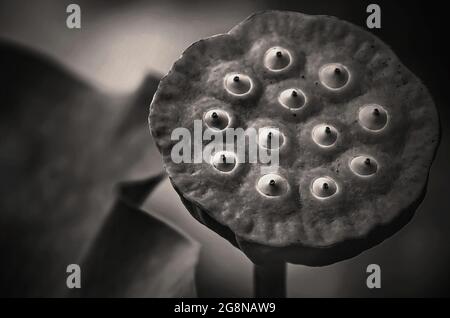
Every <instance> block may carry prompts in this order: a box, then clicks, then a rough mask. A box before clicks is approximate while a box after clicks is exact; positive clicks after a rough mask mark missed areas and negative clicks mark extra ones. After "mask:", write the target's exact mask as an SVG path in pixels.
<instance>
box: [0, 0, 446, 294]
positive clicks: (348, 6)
mask: <svg viewBox="0 0 450 318" xmlns="http://www.w3.org/2000/svg"><path fill="white" fill-rule="evenodd" d="M70 3H77V4H78V5H80V7H81V26H82V27H81V29H80V30H77V29H72V30H70V29H68V28H67V27H66V18H67V15H68V14H67V13H66V7H67V5H68V4H70ZM369 3H371V2H369V1H356V0H353V1H349V0H346V1H331V0H328V1H325V0H314V1H307V0H295V1H280V0H278V1H271V0H265V1H244V0H240V1H232V0H229V1H200V0H192V1H182V0H178V1H175V0H169V1H167V0H165V1H162V0H161V1H139V0H134V1H119V0H114V1H111V0H110V1H106V0H96V1H93V0H90V1H86V0H78V1H57V0H39V1H33V2H30V1H25V0H14V1H13V0H0V43H8V46H11V45H13V46H14V47H19V48H20V49H24V50H32V51H34V52H35V53H36V54H39V55H40V56H45V60H46V61H51V62H49V63H54V64H55V65H58V68H59V67H61V68H62V69H63V70H64V72H65V74H66V73H67V74H70V77H69V79H67V78H66V77H65V80H64V81H62V80H60V79H59V77H55V78H54V79H53V82H48V83H50V84H49V85H47V86H45V88H43V90H39V91H37V88H36V87H38V86H36V85H33V86H32V87H31V86H29V85H28V84H29V82H27V81H28V79H27V81H25V80H24V81H23V85H22V86H21V87H16V88H15V94H16V95H17V96H21V98H22V99H21V100H22V104H21V105H20V112H18V111H16V110H15V109H16V108H18V106H17V105H16V104H15V103H14V98H13V97H11V96H12V95H8V96H9V97H8V98H9V100H8V99H5V98H3V99H2V101H0V104H1V107H2V119H1V124H2V126H3V127H2V128H1V132H2V136H3V137H4V136H7V137H8V138H9V139H8V140H9V141H10V142H9V143H5V144H3V143H2V147H3V146H4V145H7V146H8V147H9V148H4V149H3V151H2V152H1V160H2V162H1V171H2V178H4V182H3V184H2V186H1V187H2V188H1V197H0V200H1V201H2V205H1V206H2V207H3V208H2V209H3V210H2V211H0V213H2V216H1V217H0V221H1V222H2V224H0V225H1V227H2V228H3V229H4V228H8V231H7V232H5V231H4V232H3V233H1V234H0V240H1V241H2V242H1V243H0V247H1V248H2V251H8V252H2V254H3V255H2V256H1V261H0V272H1V273H2V274H0V276H2V279H1V281H0V282H1V283H0V284H2V285H3V286H2V285H0V289H1V290H2V292H1V294H3V295H6V296H11V295H19V296H20V295H25V296H54V295H60V294H59V293H58V292H50V291H49V289H52V290H55V288H56V289H58V288H62V287H61V286H60V285H61V284H64V282H65V276H64V275H65V265H64V264H68V263H69V262H75V261H77V260H78V259H79V258H80V255H82V254H83V251H85V250H86V249H87V248H88V246H89V242H90V241H91V240H92V239H93V238H94V237H95V234H96V233H97V231H98V229H99V227H100V225H101V224H102V222H103V220H104V218H105V216H106V214H107V212H108V211H109V209H110V208H111V202H112V201H113V197H112V194H111V193H113V188H114V185H115V184H116V183H117V182H119V181H122V180H124V179H139V178H145V177H147V176H149V175H152V174H154V173H157V172H159V171H162V169H163V168H162V163H161V160H160V158H159V155H158V153H157V150H156V148H155V147H154V145H153V142H152V140H151V137H150V134H149V132H148V129H147V126H146V125H147V115H146V108H147V107H148V105H149V104H150V101H151V95H152V92H153V91H154V89H155V88H156V85H157V80H158V79H159V78H160V76H162V75H164V74H166V73H167V72H168V70H169V69H170V67H171V65H172V64H173V62H175V61H176V60H177V59H178V57H179V56H180V55H181V53H182V52H183V50H184V49H185V48H187V47H188V46H189V45H190V44H191V43H192V42H195V41H197V40H199V39H201V38H204V37H208V36H211V35H215V34H218V33H224V32H227V31H228V30H229V29H231V28H232V27H233V26H234V25H236V24H237V23H239V22H240V21H242V20H243V19H245V18H246V17H247V16H249V15H250V14H252V13H253V12H255V11H259V10H265V9H283V10H293V11H300V12H303V13H307V14H326V15H333V16H336V17H339V18H341V19H344V20H347V21H350V22H352V23H354V24H356V25H359V26H361V27H363V28H364V27H365V22H366V18H367V15H368V14H367V13H366V7H367V5H368V4H369ZM375 3H377V4H379V5H380V6H381V23H382V28H381V29H379V30H371V32H373V33H374V34H376V35H377V36H379V37H380V38H381V39H382V40H383V41H384V42H386V43H387V44H388V45H389V46H391V47H392V49H393V50H394V52H395V53H396V54H397V55H398V56H399V58H400V59H401V60H402V61H403V62H404V64H405V65H406V66H407V67H408V68H409V69H411V70H412V71H413V72H414V73H415V74H416V75H417V76H418V77H419V78H421V79H422V80H423V82H424V83H425V85H426V86H427V87H428V88H429V89H430V91H431V94H432V95H433V97H434V99H435V102H436V106H437V108H438V110H439V113H440V117H441V122H442V130H443V131H442V132H443V135H442V140H441V145H440V148H439V150H438V154H437V157H436V160H435V162H434V164H433V167H432V170H431V175H430V181H429V187H428V193H427V195H426V197H425V200H424V201H423V203H422V204H421V206H420V207H419V209H418V211H417V212H416V216H415V217H414V218H413V220H412V221H411V222H410V223H409V224H408V225H407V226H406V227H405V228H403V229H402V230H401V231H400V232H399V233H397V234H396V235H394V236H393V237H392V238H390V239H388V240H386V241H385V242H383V243H382V244H380V245H379V246H376V247H374V248H372V249H370V250H368V251H366V252H364V253H362V254H361V255H359V256H357V257H355V258H353V259H350V260H347V261H343V262H340V263H338V264H334V265H331V266H326V267H322V268H310V267H306V266H298V265H295V266H294V265H289V267H288V296H289V297H340V296H342V297H406V296H414V297H427V296H450V278H449V277H450V275H448V269H449V268H450V249H449V244H450V240H449V239H450V233H449V228H450V199H449V196H448V189H449V187H448V179H449V177H450V175H449V171H450V169H449V162H450V147H449V145H450V143H449V132H448V126H449V124H450V118H449V110H448V105H449V100H450V99H449V89H448V87H447V86H448V83H449V82H450V81H449V69H450V68H449V61H448V56H449V54H448V53H449V52H448V49H447V46H448V45H447V43H446V42H447V40H446V39H447V37H446V30H445V29H444V28H445V27H446V17H445V16H444V13H443V12H444V10H443V9H442V8H440V6H442V4H441V3H440V2H438V1H435V2H434V1H398V2H395V3H394V2H393V1H376V2H375ZM1 47H2V48H3V49H5V46H1ZM1 57H2V59H3V60H2V61H1V62H0V65H1V66H2V67H8V65H9V70H14V68H15V67H17V68H18V69H19V68H20V69H21V70H22V71H26V68H24V65H22V68H21V67H20V65H16V64H14V63H19V62H20V61H21V60H20V59H19V60H17V61H19V62H16V60H14V59H15V58H16V57H17V54H16V53H14V54H2V55H1ZM6 58H9V59H11V60H8V59H6ZM39 63H40V62H39ZM11 64H12V65H11ZM30 65H31V64H30ZM27 67H30V68H33V66H27ZM55 68H56V66H55ZM2 72H3V69H0V73H2ZM0 76H1V75H0ZM28 76H29V77H30V78H33V79H34V82H33V83H40V82H45V81H46V76H55V75H54V74H53V75H49V74H47V73H45V72H42V71H41V70H40V69H39V68H33V69H32V70H30V73H29V75H28ZM7 82H8V79H6V80H5V79H4V82H2V83H7ZM21 83H22V82H21ZM46 83H47V82H46ZM51 83H54V85H53V84H51ZM74 83H76V84H74ZM5 87H6V86H5V85H3V86H2V88H1V89H2V90H6V89H5ZM67 87H70V89H68V88H67ZM86 87H88V88H86ZM58 91H64V92H66V93H64V96H63V97H61V98H62V99H61V100H62V102H61V103H60V105H63V106H64V105H65V104H67V105H69V104H70V105H69V106H67V107H68V109H70V112H69V113H68V114H67V116H66V115H64V114H61V115H60V117H52V116H53V115H52V116H50V117H48V116H47V115H45V116H44V115H42V114H41V115H40V114H39V109H35V108H34V106H33V103H35V102H36V100H37V99H40V100H42V101H43V102H42V104H43V105H47V104H48V103H50V102H51V100H52V98H53V97H49V96H53V94H56V95H57V94H58V93H57V92H58ZM77 92H79V93H77ZM0 94H8V92H6V91H3V92H1V93H0ZM36 94H38V95H39V96H38V97H37V96H36ZM16 95H14V96H16ZM94 95H95V96H94ZM23 96H29V98H27V99H25V100H24V99H23ZM67 96H69V97H70V98H69V97H67ZM5 100H8V104H6V102H5ZM80 105H81V106H80ZM121 105H126V106H123V107H122V106H121ZM133 105H135V107H139V105H140V106H141V108H142V111H140V112H139V114H140V116H137V117H136V118H134V117H133V120H132V123H133V124H132V125H131V126H126V128H123V127H122V126H121V124H118V121H120V118H124V117H126V116H128V114H129V112H128V111H125V110H128V109H133ZM136 105H137V106H136ZM77 106H80V107H81V109H82V111H79V110H78V108H77ZM27 107H28V108H27ZM123 109H125V110H123ZM23 112H31V113H32V114H34V112H36V114H35V115H36V117H33V118H34V119H33V118H29V119H28V120H27V121H23V120H22V119H23V117H20V116H22V115H21V114H22V113H23ZM49 112H51V114H54V112H55V111H54V110H52V109H49ZM57 112H63V113H64V107H62V108H61V107H59V108H58V110H57ZM49 114H50V113H49ZM19 115H20V116H19ZM35 115H33V116H35ZM39 116H41V117H39ZM55 116H56V115H55ZM66 117H67V118H66ZM36 118H40V119H43V120H46V122H44V123H42V125H43V126H42V129H44V130H45V129H47V128H48V127H53V126H52V125H55V127H54V130H51V132H52V134H53V135H52V136H53V137H51V138H50V137H49V138H47V139H40V140H38V141H33V140H34V139H33V138H34V137H33V136H35V135H34V134H33V130H30V131H27V130H21V131H20V134H19V133H17V134H19V135H20V138H18V137H17V134H16V132H15V129H16V128H17V127H19V126H20V127H22V126H21V125H34V124H36ZM61 118H65V119H64V120H67V122H70V123H72V126H70V125H69V126H68V125H64V126H65V127H59V126H58V123H60V124H61V125H62V123H65V121H64V120H61ZM52 120H53V121H52ZM15 123H19V124H20V125H19V126H17V125H15ZM77 127H79V128H77ZM82 127H87V128H88V129H84V128H82ZM69 128H70V129H69ZM48 129H50V128H48ZM124 129H125V130H124ZM116 130H117V131H119V132H120V136H125V137H124V138H125V139H123V140H121V141H118V142H117V141H116V139H114V138H111V136H114V133H115V131H116ZM54 132H57V133H56V134H57V135H58V136H55V134H54ZM99 135H101V136H103V137H107V138H106V139H107V141H105V138H104V139H102V140H98V138H96V137H98V136H99ZM75 136H78V137H77V138H75ZM103 137H102V138H103ZM121 138H122V137H121ZM75 139H76V140H75ZM5 140H6V139H5ZM42 140H44V141H42ZM93 141H95V143H96V146H95V147H90V146H89V145H90V144H92V143H93ZM18 143H22V144H23V145H26V146H24V149H22V148H20V147H19V146H17V144H18ZM55 144H57V145H58V147H59V148H58V149H60V150H61V153H63V154H64V155H61V156H62V157H58V158H65V160H66V161H64V160H58V161H52V160H53V159H52V158H55V156H57V155H58V156H59V155H60V153H59V152H58V153H56V154H55V153H53V151H49V150H47V148H46V147H52V146H53V145H55ZM49 145H50V146H49ZM19 148H20V149H19ZM69 148H70V149H69ZM5 149H7V150H5ZM44 149H45V150H44ZM67 149H69V150H70V151H69V150H67ZM42 153H45V162H44V163H43V164H42V165H40V166H39V167H37V168H36V166H35V165H36V162H35V160H34V159H35V158H37V157H35V156H38V155H39V154H42ZM22 155H26V156H27V161H26V162H25V161H24V162H22V161H20V160H24V159H23V158H21V159H20V160H19V157H21V156H22ZM111 158H112V159H111ZM71 160H75V161H77V164H78V162H80V161H83V160H84V161H83V162H84V163H83V164H81V163H80V166H79V167H80V168H79V171H78V172H77V173H75V172H73V171H72V170H73V169H72V168H73V167H72V161H71ZM19 161H20V162H19ZM111 161H117V162H116V163H114V164H113V163H111ZM92 162H95V164H94V163H92ZM91 163H92V164H91ZM109 164H111V166H108V165H109ZM104 166H108V167H109V168H108V169H109V170H108V169H105V170H102V169H103V168H104ZM24 167H26V170H24ZM42 167H46V168H45V169H47V170H45V169H43V168H42ZM49 167H50V168H49ZM54 167H63V168H61V169H60V170H58V169H56V170H54ZM76 167H78V165H77V166H76ZM41 168H42V169H43V170H42V169H41ZM14 169H16V170H14ZM36 169H41V170H42V171H46V173H47V174H45V175H44V176H43V175H41V174H39V175H35V174H34V171H36ZM48 169H50V170H48ZM69 170H70V171H71V172H70V173H69V172H68V171H69ZM15 171H16V172H15ZM49 171H51V173H50V172H49ZM98 171H102V172H101V173H99V174H98V178H97V179H96V177H94V176H97V175H96V173H97V172H98ZM68 173H69V176H70V177H69V176H68ZM72 174H73V175H72ZM86 175H90V176H91V177H90V179H89V180H86ZM30 178H35V181H33V180H31V181H30V180H29V179H30ZM100 179H101V180H102V182H101V184H100V183H99V184H97V183H98V182H97V180H100ZM5 180H6V181H8V182H6V181H5ZM55 180H57V182H56V181H55ZM31 183H32V184H33V185H32V186H31V185H30V184H31ZM28 187H30V188H29V189H28ZM25 188H26V189H27V190H24V189H25ZM36 189H39V191H44V190H45V191H44V192H45V193H37V192H36V191H37V190H36ZM43 189H44V190H43ZM85 192H89V193H85ZM30 195H31V196H33V199H31V198H30ZM68 198H70V199H68ZM80 202H81V203H80ZM86 202H89V204H87V203H86ZM144 208H145V210H147V211H150V212H149V213H152V214H153V215H155V216H157V217H158V218H161V219H163V220H165V221H168V222H169V223H170V224H173V225H174V226H176V227H177V228H179V229H181V230H182V231H183V232H185V233H186V234H187V235H188V236H190V237H191V238H193V239H194V240H195V241H197V242H199V243H200V245H201V251H200V258H199V263H198V266H197V270H196V277H195V279H196V282H197V294H198V295H199V296H201V297H246V296H251V295H252V264H251V263H250V261H249V260H247V259H246V257H245V256H244V254H242V253H241V252H240V251H238V250H236V249H235V248H234V247H232V246H231V245H230V244H229V243H227V242H226V241H225V240H224V239H222V238H221V237H219V236H218V235H216V234H215V233H213V232H212V231H210V230H208V229H207V228H205V227H203V226H202V225H200V224H198V223H197V222H196V221H195V220H194V219H193V218H192V217H191V216H190V215H189V213H188V212H187V211H186V210H185V208H184V207H183V205H182V204H181V202H180V200H179V199H178V196H177V194H176V193H175V191H174V190H173V189H172V187H171V185H170V183H169V181H168V180H165V181H164V182H163V183H161V184H160V185H159V186H158V187H157V188H156V190H155V191H154V193H153V194H152V196H151V197H150V198H149V199H148V200H147V201H146V202H145V204H144ZM29 211H33V212H29ZM62 211H68V212H67V213H66V212H64V213H63V212H62ZM46 220H52V221H51V222H48V221H46ZM24 224H25V225H24ZM30 231H31V232H30ZM33 231H34V232H33ZM30 233H31V234H30ZM33 233H34V234H33ZM27 235H30V236H29V237H27V239H19V240H16V239H15V237H16V236H21V237H24V236H27ZM36 241H38V242H39V244H40V245H39V246H37V247H36V243H35V242H36ZM62 242H63V243H62ZM42 251H47V252H46V253H42ZM5 253H6V254H5ZM8 253H11V254H8ZM11 255H13V256H11ZM17 255H19V256H18V257H17V258H16V260H17V262H22V263H23V262H29V263H30V264H31V265H30V266H28V267H27V266H23V264H22V263H20V264H19V263H17V262H16V263H14V262H11V261H10V258H11V257H15V256H17ZM33 262H38V263H39V264H40V265H39V266H40V267H41V268H43V269H44V268H45V269H46V270H47V271H51V273H47V272H44V273H42V272H41V273H36V271H33V268H36V267H33V265H32V264H33ZM51 263H54V264H57V265H54V266H53V267H52V266H51V265H49V264H51ZM372 263H375V264H379V265H380V266H381V270H382V276H381V277H382V288H381V289H378V290H369V289H367V287H366V283H365V281H366V277H367V274H366V272H365V271H366V267H367V265H368V264H372ZM63 265H64V268H63V267H62V266H63ZM19 269H20V270H19ZM166 274H167V275H170V273H166ZM46 275H48V276H46ZM61 275H62V277H63V278H62V279H60V277H61ZM5 277H26V278H27V279H28V280H27V282H28V283H19V282H17V283H15V282H14V281H12V280H11V279H9V280H8V279H7V278H5ZM39 277H40V278H39ZM43 277H44V278H43ZM60 281H61V282H62V283H61V282H60ZM13 285H14V286H13ZM11 286H13V287H11ZM55 286H56V287H55Z"/></svg>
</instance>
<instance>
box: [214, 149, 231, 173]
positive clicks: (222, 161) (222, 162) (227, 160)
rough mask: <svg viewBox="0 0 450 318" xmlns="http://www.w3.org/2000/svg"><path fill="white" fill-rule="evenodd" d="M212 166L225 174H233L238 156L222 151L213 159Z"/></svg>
mask: <svg viewBox="0 0 450 318" xmlns="http://www.w3.org/2000/svg"><path fill="white" fill-rule="evenodd" d="M211 165H212V166H213V167H214V168H215V169H216V170H218V171H220V172H223V173H231V172H232V171H233V170H234V169H235V168H236V166H237V158H236V154H235V153H233V152H230V151H220V152H217V153H215V154H214V156H212V158H211Z"/></svg>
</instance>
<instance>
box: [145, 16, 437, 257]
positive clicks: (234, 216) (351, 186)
mask: <svg viewBox="0 0 450 318" xmlns="http://www.w3.org/2000/svg"><path fill="white" fill-rule="evenodd" d="M287 57H288V58H287ZM277 58H279V59H280V61H277V60H276V59H277ZM287 61H288V62H287ZM236 76H239V78H238V79H237V78H235V77H236ZM293 89H295V90H296V92H301V93H302V94H301V97H302V101H301V103H300V104H296V103H293V102H290V100H289V98H288V97H289V96H287V95H286V96H285V97H284V98H280V96H282V95H281V94H282V93H283V92H285V91H291V93H292V91H293ZM295 94H297V97H298V95H299V94H298V93H294V95H295ZM294 97H295V96H294ZM280 100H282V101H285V102H282V103H280ZM289 105H294V106H293V107H292V106H289ZM300 105H301V107H299V106H300ZM367 105H369V107H366V106H367ZM374 105H378V106H379V107H376V106H374ZM213 109H215V110H217V109H220V110H223V111H226V112H227V114H229V116H230V118H233V126H234V127H242V128H243V129H247V128H250V127H271V128H277V129H279V131H280V133H281V135H282V136H283V145H282V147H281V148H280V167H279V169H278V171H276V174H277V175H278V176H279V177H280V178H281V179H280V180H284V181H285V182H286V186H283V187H282V189H285V191H284V192H282V193H281V191H279V190H278V188H273V189H272V188H270V187H268V186H264V187H262V188H263V189H265V190H264V191H266V192H267V193H276V194H277V195H264V191H262V192H261V191H258V188H257V186H258V183H259V182H260V180H261V179H262V178H263V179H262V180H265V179H264V174H263V173H262V172H261V164H254V163H253V164H249V163H241V164H240V168H239V169H236V170H233V173H227V174H225V173H218V171H217V169H215V168H214V166H213V165H211V164H210V163H209V162H203V163H198V164H193V163H179V164H175V163H173V161H172V158H171V150H172V148H173V146H174V145H175V144H176V143H177V141H175V140H171V133H172V131H173V130H174V129H175V128H178V127H184V128H187V129H189V130H190V131H191V132H193V128H194V120H196V119H200V120H201V119H202V118H203V116H204V114H205V113H207V112H209V111H211V110H213ZM375 109H377V110H378V113H377V111H376V110H375ZM361 112H362V113H361ZM371 116H373V117H371ZM150 126H151V132H152V135H153V137H154V139H155V141H156V144H157V146H158V148H159V150H160V151H161V153H162V155H163V158H164V162H165V166H166V170H167V172H168V174H169V176H170V178H171V180H172V183H173V185H174V187H175V188H176V190H177V192H178V193H179V194H180V196H181V197H182V199H183V202H184V203H185V204H186V206H187V207H188V209H189V211H190V212H191V213H192V214H193V215H194V216H196V217H197V219H199V220H200V221H202V222H203V223H205V224H207V225H208V226H209V227H211V228H213V229H214V230H216V231H217V232H218V233H219V234H221V235H223V236H224V237H226V238H227V239H229V240H230V241H231V242H233V243H234V244H238V245H239V247H240V248H242V249H243V250H244V252H245V253H246V254H247V255H249V256H250V257H251V258H252V259H253V260H256V261H258V260H260V259H261V258H262V257H261V256H262V255H264V256H265V257H267V255H271V256H273V257H275V258H281V259H284V260H288V261H291V262H298V263H303V264H308V265H324V264H329V263H332V262H335V261H339V260H341V259H345V258H348V257H351V256H354V255H355V254H357V253H359V252H361V251H362V250H364V249H366V248H368V247H370V246H373V245H374V244H377V243H379V242H380V241H382V240H383V239H385V238H386V237H388V236H389V235H392V234H393V233H394V232H395V231H397V230H398V229H399V228H400V227H401V226H402V225H404V224H405V223H406V222H407V221H408V220H409V219H410V217H411V216H412V214H413V212H414V210H415V209H416V207H417V205H418V204H419V203H420V202H421V200H422V198H423V195H424V191H425V188H426V183H427V178H428V173H429V169H430V166H431V162H432V160H433V157H434V154H435V151H436V148H437V145H438V141H439V121H438V116H437V112H436V110H435V107H434V104H433V101H432V99H431V96H430V95H429V93H428V91H427V89H426V88H425V87H424V85H423V84H422V83H421V82H420V80H419V79H418V78H417V77H415V76H414V75H413V74H412V73H411V72H410V71H409V70H408V69H407V68H406V67H405V66H403V64H402V63H401V62H400V61H399V59H398V58H397V57H396V55H395V54H394V53H393V52H392V51H391V50H390V49H389V48H388V47H387V46H386V45H385V44H384V43H382V42H381V41H380V40H379V39H377V38H376V37H375V36H373V35H372V34H370V33H368V32H365V31H363V30H361V29H360V28H358V27H356V26H354V25H352V24H350V23H347V22H344V21H340V20H338V19H336V18H332V17H328V16H308V15H304V14H301V13H294V12H282V11H267V12H262V13H258V14H255V15H253V16H252V17H250V18H248V19H247V20H245V21H244V22H242V23H241V24H239V25H238V26H236V27H235V28H233V29H232V30H231V31H230V32H229V33H227V34H223V35H218V36H215V37H212V38H209V39H205V40H201V41H199V42H196V43H194V44H193V45H192V46H190V47H189V48H188V49H187V50H186V51H185V52H184V53H183V55H182V57H181V58H180V59H179V60H178V61H177V62H176V63H175V64H174V66H173V67H172V69H171V71H170V72H169V74H168V75H167V76H166V77H165V78H164V79H163V80H162V81H161V83H160V85H159V88H158V91H157V93H156V95H155V97H154V99H153V102H152V105H151V110H150ZM315 127H323V128H324V130H323V131H322V130H320V131H319V134H318V136H319V137H320V138H318V139H316V140H314V138H313V135H315V134H313V130H314V128H315ZM327 127H330V129H329V131H328V130H325V129H326V128H327ZM203 128H204V129H207V125H205V123H203ZM327 134H329V135H327ZM317 140H321V141H322V143H323V142H325V147H323V145H322V146H321V145H320V144H319V143H318V142H317ZM358 157H361V158H363V157H364V158H370V159H372V161H371V163H372V166H370V165H369V162H368V163H367V166H364V165H362V164H363V163H364V162H359V161H358V162H354V163H355V165H354V166H355V167H357V169H358V170H357V171H356V170H355V169H352V164H351V163H352V160H354V158H358ZM374 164H376V169H374V166H373V165H374ZM367 171H368V172H367ZM358 172H359V173H358ZM369 172H370V173H369ZM361 173H362V174H367V176H365V177H364V178H363V177H361ZM318 178H329V179H330V180H333V183H332V184H326V185H324V184H323V183H326V182H322V183H321V186H322V190H321V192H320V193H325V194H327V193H331V192H333V191H335V192H333V194H332V195H330V196H329V197H328V198H327V199H322V198H320V196H317V195H315V194H314V192H313V189H314V186H313V183H314V181H315V180H318ZM272 179H275V178H272ZM272 179H268V180H269V182H270V181H271V180H272ZM320 180H322V179H320ZM274 181H276V180H274ZM284 181H283V182H284ZM275 184H276V185H278V183H275ZM270 189H272V190H270ZM275 190H276V191H275ZM330 191H331V192H330ZM205 220H206V221H205Z"/></svg>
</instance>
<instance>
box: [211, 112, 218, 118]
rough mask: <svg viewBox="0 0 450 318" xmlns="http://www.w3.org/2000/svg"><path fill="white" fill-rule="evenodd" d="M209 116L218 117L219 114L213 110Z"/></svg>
mask: <svg viewBox="0 0 450 318" xmlns="http://www.w3.org/2000/svg"><path fill="white" fill-rule="evenodd" d="M211 117H212V118H214V119H216V118H217V117H219V115H217V113H216V112H213V113H212V114H211Z"/></svg>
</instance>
